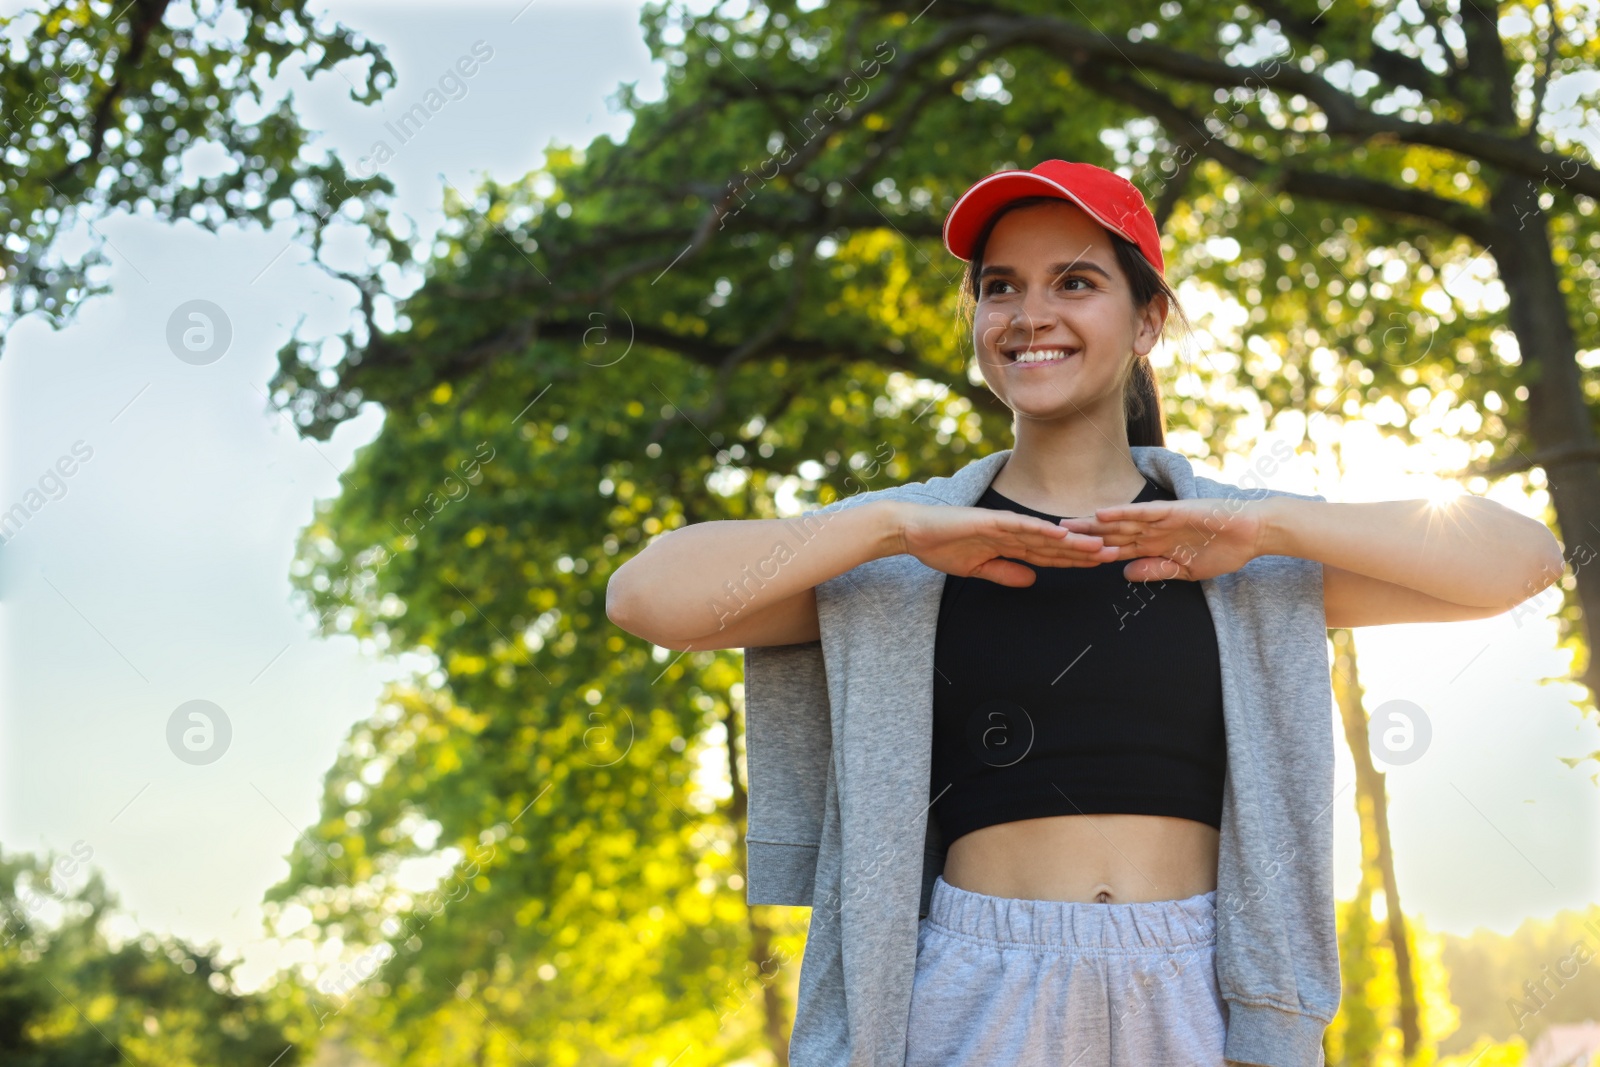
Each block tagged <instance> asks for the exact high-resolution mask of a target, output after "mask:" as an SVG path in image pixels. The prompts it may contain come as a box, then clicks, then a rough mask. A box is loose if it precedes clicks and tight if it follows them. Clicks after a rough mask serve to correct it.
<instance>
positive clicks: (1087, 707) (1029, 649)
mask: <svg viewBox="0 0 1600 1067" xmlns="http://www.w3.org/2000/svg"><path fill="white" fill-rule="evenodd" d="M1172 499H1175V497H1174V495H1173V494H1172V493H1171V492H1170V491H1169V490H1167V489H1166V488H1165V487H1163V486H1161V485H1159V484H1157V483H1156V482H1154V481H1152V480H1150V479H1149V478H1146V479H1145V487H1144V489H1143V491H1141V492H1140V493H1139V495H1138V496H1137V497H1136V498H1135V499H1134V501H1133V502H1134V503H1139V502H1142V501H1146V500H1172ZM974 506H976V507H984V508H1000V509H1007V510H1010V511H1017V512H1021V513H1022V514H1024V515H1033V516H1035V517H1037V518H1043V519H1048V520H1050V521H1052V522H1054V521H1056V520H1057V519H1058V518H1060V516H1056V515H1047V514H1045V513H1044V512H1042V511H1035V510H1033V509H1032V508H1028V507H1024V506H1023V505H1021V504H1018V503H1016V502H1015V501H1013V500H1009V499H1007V498H1006V497H1003V496H1001V495H1000V494H999V493H997V492H995V491H994V489H992V488H991V489H988V490H986V491H985V492H984V495H983V496H982V497H981V498H980V499H979V500H978V501H977V503H976V505H974ZM1006 558H1010V557H1006ZM1128 563H1129V561H1128V560H1113V561H1112V562H1110V563H1102V564H1099V565H1098V566H1094V567H1050V566H1043V565H1040V566H1035V567H1034V568H1033V569H1034V571H1035V572H1036V573H1037V574H1038V578H1037V579H1036V580H1035V582H1034V584H1033V585H1031V586H1028V587H1026V588H1012V587H1010V586H1003V585H999V584H997V583H995V582H991V581H988V580H986V579H983V578H958V577H956V576H955V575H946V576H945V584H944V594H943V597H942V599H941V600H940V604H939V621H938V629H937V631H936V636H935V641H934V681H933V687H934V688H933V694H934V696H933V775H932V782H931V791H930V793H929V796H930V797H932V798H933V814H934V817H935V818H936V819H938V825H939V829H940V832H941V834H942V835H943V839H944V843H945V844H946V845H949V844H950V843H951V842H953V841H954V840H955V839H956V838H958V837H960V836H961V835H962V834H965V833H969V832H971V831H973V830H977V829H979V828H981V827H984V826H991V825H993V824H995V823H1003V822H1011V821H1014V820H1018V819H1035V818H1042V817H1044V816H1048V815H1076V814H1084V813H1093V812H1131V813H1136V814H1144V815H1173V816H1177V817H1179V818H1184V819H1194V820H1197V821H1199V822H1203V823H1209V824H1210V825H1211V826H1213V827H1216V828H1218V829H1221V826H1222V782H1223V775H1224V773H1225V771H1226V766H1227V762H1226V761H1227V751H1226V749H1225V748H1224V746H1223V720H1222V671H1221V666H1220V664H1219V661H1218V657H1217V637H1216V630H1215V629H1214V628H1213V626H1212V621H1211V612H1210V609H1209V608H1207V606H1206V600H1205V594H1204V593H1203V592H1202V591H1201V589H1200V584H1199V583H1198V582H1191V581H1183V580H1181V579H1173V580H1170V581H1165V582H1159V581H1158V582H1130V581H1128V580H1127V579H1126V578H1124V577H1123V575H1122V572H1123V569H1124V568H1126V567H1127V565H1128ZM1030 566H1031V565H1030Z"/></svg>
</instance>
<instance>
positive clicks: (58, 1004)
mask: <svg viewBox="0 0 1600 1067" xmlns="http://www.w3.org/2000/svg"><path fill="white" fill-rule="evenodd" d="M81 846H82V842H79V843H78V845H75V846H74V847H73V849H72V850H71V853H70V854H68V855H65V856H59V857H58V856H56V855H55V854H53V853H52V854H48V855H44V856H33V855H27V854H19V853H13V854H11V855H10V856H5V855H0V909H3V912H4V924H5V934H4V940H3V941H0V1059H3V1060H4V1061H5V1062H6V1063H7V1064H10V1065H15V1067H88V1065H97V1067H98V1065H105V1067H112V1065H114V1064H126V1063H132V1064H135V1065H136V1067H147V1065H148V1067H157V1065H159V1067H202V1065H210V1064H217V1063H261V1064H266V1063H274V1062H275V1063H277V1064H280V1065H284V1067H293V1065H294V1064H298V1063H301V1062H302V1054H303V1052H304V1051H305V1046H304V1044H303V1043H302V1040H301V1039H299V1038H297V1037H296V1036H294V1035H295V1034H296V1033H301V1032H304V1030H305V1023H306V1021H307V1020H306V1019H305V1013H304V1011H303V1009H301V1008H300V1007H298V1006H297V1003H298V998H296V997H295V996H294V995H293V993H291V992H289V991H287V990H279V991H277V992H274V991H270V990H269V991H267V992H264V993H259V994H242V993H240V992H238V991H237V990H236V989H235V986H234V982H233V977H232V970H233V964H231V963H226V962H224V961H222V960H220V959H218V958H217V956H216V955H215V952H214V950H212V949H202V948H197V947H195V946H193V945H190V944H188V943H187V942H185V941H183V940H181V939H172V938H157V937H154V936H146V937H144V938H141V939H140V940H138V941H130V942H127V943H124V944H120V945H115V946H114V945H112V944H111V943H110V942H108V940H107V938H106V936H105V933H104V931H103V929H102V923H103V921H104V919H105V918H106V917H107V916H108V915H109V914H110V913H111V912H112V911H113V910H114V909H115V906H116V900H115V898H114V897H113V896H112V895H111V894H110V893H109V891H108V890H107V889H106V887H105V883H104V882H103V880H102V879H101V876H100V873H99V872H98V871H91V872H89V874H88V876H87V880H86V881H83V882H82V883H81V884H78V885H77V886H76V888H73V887H72V886H73V884H74V883H75V882H78V873H79V872H80V871H82V870H83V869H84V867H83V865H84V863H85V862H87V859H88V858H89V856H91V855H92V854H93V850H92V849H87V848H86V847H81ZM86 853H87V854H86Z"/></svg>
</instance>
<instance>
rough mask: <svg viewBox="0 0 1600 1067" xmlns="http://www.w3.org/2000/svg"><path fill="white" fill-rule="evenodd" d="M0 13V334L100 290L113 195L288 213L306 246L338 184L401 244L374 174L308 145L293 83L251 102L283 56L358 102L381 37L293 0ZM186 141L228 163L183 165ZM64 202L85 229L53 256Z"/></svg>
mask: <svg viewBox="0 0 1600 1067" xmlns="http://www.w3.org/2000/svg"><path fill="white" fill-rule="evenodd" d="M241 25H242V33H240V32H238V30H236V27H238V26H241ZM0 31H4V33H5V38H6V39H7V40H8V41H9V42H10V48H9V50H8V52H7V53H5V54H4V55H3V56H0V128H3V133H0V138H3V139H0V157H3V158H4V160H5V166H4V168H3V169H0V293H4V294H5V295H8V296H9V301H8V303H9V305H10V306H9V308H6V309H0V344H3V342H4V339H5V335H6V328H7V327H8V326H9V325H10V323H11V322H12V321H14V320H15V319H16V318H18V317H20V316H22V315H25V314H28V313H30V312H31V313H36V314H38V315H40V316H42V317H43V318H45V319H46V321H48V322H50V323H51V324H52V325H53V326H55V327H57V328H59V327H61V326H63V325H65V324H66V323H68V322H70V321H71V320H72V317H73V315H74V314H75V312H76V310H77V308H78V307H79V306H81V304H82V303H83V301H84V300H85V299H87V298H88V297H90V296H92V295H94V294H96V293H103V292H105V291H106V286H105V284H104V283H103V281H101V280H98V279H97V278H96V273H95V272H96V268H97V267H101V266H103V265H105V264H106V263H107V262H108V259H107V257H106V255H105V254H104V252H103V251H102V246H103V245H104V243H105V242H104V237H103V235H101V234H100V233H99V231H98V230H95V229H94V223H95V221H96V220H97V219H100V218H101V217H103V216H104V215H106V214H108V213H112V212H115V211H117V210H119V209H125V210H141V209H142V210H149V211H151V212H153V214H154V215H155V217H157V218H161V219H169V220H177V219H188V220H190V221H192V222H195V223H198V224H199V225H201V226H204V227H206V228H207V229H210V230H216V229H218V228H219V227H220V226H222V225H224V224H227V223H230V222H232V223H255V224H259V225H262V226H270V225H271V224H272V222H273V220H275V219H277V218H281V217H283V216H284V215H285V214H287V215H288V216H289V217H292V218H294V219H297V220H298V221H299V222H300V224H301V225H302V226H303V227H304V228H305V231H306V232H308V233H309V235H310V242H311V244H312V247H313V249H314V250H317V251H320V248H321V243H322V235H323V230H324V228H325V226H326V224H327V223H328V222H330V221H332V220H333V218H334V217H335V214H336V213H337V212H339V211H340V210H341V209H343V208H344V207H345V205H346V203H347V202H348V203H351V209H350V211H349V212H348V213H347V214H351V215H354V216H357V217H358V218H359V221H360V224H361V225H364V226H365V227H367V228H368V230H369V232H370V233H371V235H372V237H373V239H374V241H375V242H376V243H377V244H379V245H380V246H383V245H386V246H387V247H388V249H389V250H390V252H391V253H392V254H396V255H399V254H401V253H403V255H404V258H406V259H409V256H410V249H409V248H408V247H407V246H406V245H405V244H404V243H403V242H401V241H399V240H398V239H396V238H395V236H394V234H393V233H392V232H391V230H390V228H389V220H388V212H387V210H386V209H385V207H384V206H383V205H384V203H385V200H386V195H387V194H390V193H393V191H394V187H393V185H392V184H390V182H389V181H388V179H386V178H383V177H382V176H376V175H375V176H372V177H359V176H353V175H351V174H350V173H349V172H348V171H346V170H345V168H344V165H343V164H342V163H341V162H340V161H339V160H338V159H337V158H333V157H329V156H327V154H326V153H319V152H316V151H314V150H313V149H312V147H311V145H310V137H309V136H308V134H307V131H306V130H305V129H304V127H303V126H302V125H301V122H300V118H299V116H298V115H297V114H296V113H295V110H294V106H293V100H292V98H290V97H285V98H284V99H283V100H281V101H280V102H279V103H278V104H276V105H275V106H270V107H268V106H266V104H267V101H268V97H269V95H270V94H269V93H268V91H267V86H266V83H267V81H268V80H269V79H270V78H273V77H275V76H277V74H278V71H279V68H280V67H281V66H282V65H283V64H284V63H285V62H289V61H292V60H303V61H304V62H303V65H302V67H301V70H302V71H303V73H304V74H306V75H307V76H308V77H309V76H314V75H316V74H318V73H322V72H336V73H338V74H339V75H340V76H341V77H344V78H346V79H347V80H349V81H350V96H351V99H353V100H355V101H357V102H360V103H363V104H370V103H372V102H374V101H376V100H378V99H379V98H380V97H381V96H382V95H383V93H384V92H385V91H387V89H388V88H389V87H390V86H392V85H393V83H394V71H393V68H392V67H390V65H389V62H388V60H387V59H385V58H384V54H383V50H382V48H380V47H379V46H377V45H376V44H373V43H372V42H370V41H368V40H366V39H364V38H363V37H362V36H361V35H360V34H358V33H356V32H355V31H353V30H350V29H347V28H346V27H344V26H342V25H339V24H337V23H329V22H327V21H326V20H321V19H318V18H316V17H314V15H313V14H312V13H311V12H309V11H307V9H306V3H305V0H288V2H281V3H280V2H276V0H223V2H219V3H216V4H198V5H195V7H194V9H193V10H191V9H190V7H189V5H185V4H173V3H172V2H171V0H133V2H131V3H126V2H124V3H112V2H110V0H104V2H91V0H54V2H48V3H42V4H38V5H36V6H33V7H30V8H28V9H26V10H24V11H23V12H22V13H21V14H18V15H8V16H0ZM346 60H356V61H357V62H355V63H346V62H345V61H346ZM355 79H361V81H360V83H358V82H357V81H356V80H355ZM247 112H248V113H257V112H259V114H258V115H256V116H255V117H251V118H248V119H247V118H245V117H244V115H245V114H246V113H247ZM202 145H213V146H218V147H220V148H221V149H222V150H223V152H224V153H225V155H226V158H227V161H228V164H229V167H230V170H229V172H227V173H223V174H220V175H218V176H216V177H212V178H202V179H200V180H198V181H196V182H194V183H185V182H184V181H183V180H182V164H183V158H184V156H185V154H186V153H188V152H189V151H191V150H192V149H195V148H197V147H200V146H202ZM80 220H81V221H83V222H85V223H86V224H87V225H88V228H89V229H90V231H91V232H92V233H93V234H94V237H95V243H94V245H93V246H92V247H91V248H90V250H89V252H87V253H86V254H85V255H83V256H80V257H78V258H76V259H71V260H69V259H65V258H63V257H62V256H61V254H60V253H59V244H60V240H61V238H62V237H63V236H64V235H65V234H66V233H67V232H68V231H69V230H71V229H72V228H73V226H74V225H75V224H76V223H77V222H79V221H80ZM7 291H9V292H7Z"/></svg>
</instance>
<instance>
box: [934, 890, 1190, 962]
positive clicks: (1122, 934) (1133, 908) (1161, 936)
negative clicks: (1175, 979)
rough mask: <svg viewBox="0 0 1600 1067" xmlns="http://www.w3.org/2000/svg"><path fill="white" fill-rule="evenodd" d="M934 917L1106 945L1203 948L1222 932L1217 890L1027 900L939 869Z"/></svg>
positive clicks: (1017, 939)
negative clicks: (1137, 897)
mask: <svg viewBox="0 0 1600 1067" xmlns="http://www.w3.org/2000/svg"><path fill="white" fill-rule="evenodd" d="M928 921H929V922H931V923H933V924H934V925H936V926H941V927H944V928H945V929H947V930H950V931H952V932H954V933H957V934H964V935H966V936H968V937H974V938H980V939H982V940H985V941H995V942H1000V943H1006V944H1016V945H1035V946H1048V947H1053V948H1078V949H1094V950H1097V951H1102V952H1116V951H1123V952H1147V951H1150V950H1153V949H1170V948H1172V947H1174V946H1190V947H1195V948H1203V947H1206V946H1208V945H1215V943H1216V939H1217V891H1216V890H1215V889H1213V890H1211V891H1209V892H1206V893H1199V894H1196V895H1195V896H1192V897H1185V898H1184V899H1182V900H1148V901H1137V902H1134V903H1132V904H1096V903H1092V902H1085V901H1074V900H1023V899H1019V898H1014V897H993V896H990V895H988V894H987V893H974V892H972V891H971V890H970V889H961V888H958V887H956V886H953V885H951V884H950V883H949V882H947V881H945V880H944V876H943V875H939V876H937V877H936V878H935V879H934V883H933V898H932V900H931V902H930V903H929V905H928Z"/></svg>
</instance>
